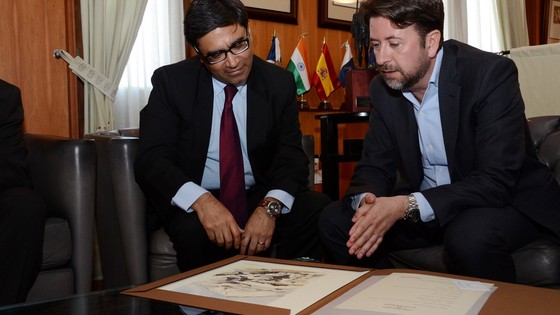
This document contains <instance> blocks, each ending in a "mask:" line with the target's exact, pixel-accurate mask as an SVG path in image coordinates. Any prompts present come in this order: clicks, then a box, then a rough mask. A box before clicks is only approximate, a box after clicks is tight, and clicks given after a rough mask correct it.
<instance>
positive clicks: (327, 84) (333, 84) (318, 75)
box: [312, 42, 340, 101]
mask: <svg viewBox="0 0 560 315" xmlns="http://www.w3.org/2000/svg"><path fill="white" fill-rule="evenodd" d="M312 83H313V86H315V89H317V94H319V98H320V99H321V101H325V100H326V99H327V98H328V97H329V95H331V93H332V92H333V91H334V90H336V89H337V88H339V87H340V81H338V78H337V76H336V72H335V70H334V66H333V63H332V59H331V54H330V53H329V47H328V46H327V43H325V42H323V49H322V52H321V56H320V57H319V61H318V62H317V68H316V69H315V73H313V79H312Z"/></svg>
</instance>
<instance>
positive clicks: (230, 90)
mask: <svg viewBox="0 0 560 315" xmlns="http://www.w3.org/2000/svg"><path fill="white" fill-rule="evenodd" d="M224 90H225V92H226V103H231V101H232V100H233V97H234V96H235V93H237V88H236V87H235V86H233V85H230V84H228V85H226V88H225V89H224Z"/></svg>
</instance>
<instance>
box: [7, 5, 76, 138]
mask: <svg viewBox="0 0 560 315" xmlns="http://www.w3.org/2000/svg"><path fill="white" fill-rule="evenodd" d="M74 2H75V0H0V3H1V8H0V30H1V31H0V56H1V58H2V60H1V61H0V78H1V79H3V80H4V81H8V82H10V83H12V84H14V85H17V86H18V87H19V88H20V89H21V92H22V100H23V107H24V112H25V121H24V130H25V131H26V132H31V133H43V134H50V135H57V136H64V137H74V138H76V137H78V136H79V134H80V131H81V127H80V122H81V114H80V111H81V110H80V109H81V108H82V107H83V106H79V105H78V100H77V93H78V92H77V91H78V88H77V86H78V84H79V83H78V80H77V79H76V77H75V76H74V75H73V74H71V73H70V71H69V70H68V64H67V63H66V62H64V61H63V60H58V59H55V58H54V57H53V51H54V50H55V49H64V50H66V51H68V52H69V53H71V54H72V55H75V54H76V39H77V35H78V34H77V33H76V29H77V28H76V25H75V9H76V8H75V5H74ZM78 2H79V1H78Z"/></svg>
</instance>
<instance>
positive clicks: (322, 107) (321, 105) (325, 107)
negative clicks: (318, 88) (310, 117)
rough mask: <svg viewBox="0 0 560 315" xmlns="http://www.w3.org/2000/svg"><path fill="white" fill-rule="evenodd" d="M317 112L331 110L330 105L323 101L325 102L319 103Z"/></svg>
mask: <svg viewBox="0 0 560 315" xmlns="http://www.w3.org/2000/svg"><path fill="white" fill-rule="evenodd" d="M317 109H318V110H332V109H333V107H332V104H331V102H329V101H327V100H325V101H321V103H319V106H318V107H317Z"/></svg>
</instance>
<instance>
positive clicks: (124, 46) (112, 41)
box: [80, 0, 148, 134]
mask: <svg viewBox="0 0 560 315" xmlns="http://www.w3.org/2000/svg"><path fill="white" fill-rule="evenodd" d="M147 1H148V0H80V6H81V18H82V36H83V46H84V60H85V61H86V62H88V63H89V64H91V65H92V66H93V67H94V68H95V69H96V70H97V71H100V72H102V73H103V74H104V75H105V76H106V77H107V78H109V79H111V80H112V81H113V82H119V81H120V79H121V76H122V73H123V71H124V68H125V66H126V63H127V61H128V56H129V55H130V51H131V50H132V45H133V43H134V39H135V38H136V34H137V32H138V28H139V27H140V23H141V21H142V15H143V14H144V10H145V8H146V2H147ZM84 102H85V104H84V107H85V109H84V115H85V122H84V125H85V126H84V129H85V130H84V133H85V134H88V133H93V132H96V131H104V130H111V129H114V127H115V122H114V119H113V109H112V106H113V101H112V100H111V99H110V98H108V97H107V96H105V95H103V94H102V93H101V92H100V91H99V90H97V89H95V88H94V87H93V86H92V85H90V84H87V83H86V84H85V91H84Z"/></svg>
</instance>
